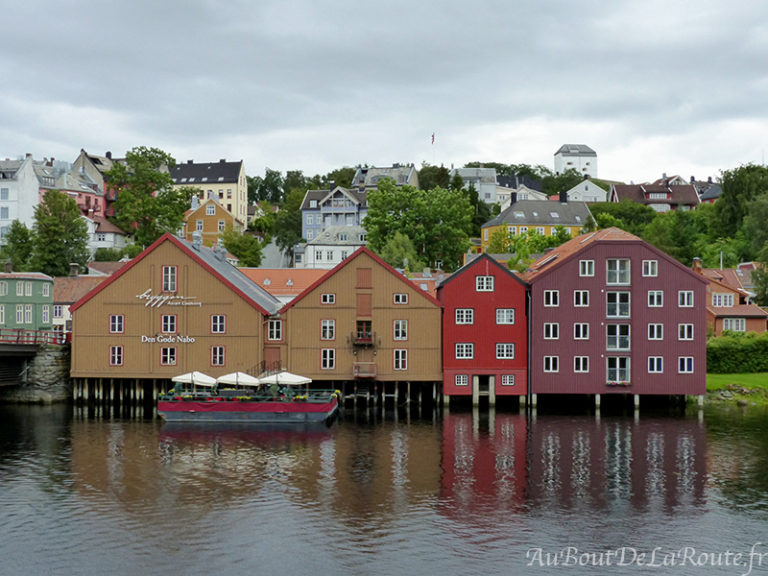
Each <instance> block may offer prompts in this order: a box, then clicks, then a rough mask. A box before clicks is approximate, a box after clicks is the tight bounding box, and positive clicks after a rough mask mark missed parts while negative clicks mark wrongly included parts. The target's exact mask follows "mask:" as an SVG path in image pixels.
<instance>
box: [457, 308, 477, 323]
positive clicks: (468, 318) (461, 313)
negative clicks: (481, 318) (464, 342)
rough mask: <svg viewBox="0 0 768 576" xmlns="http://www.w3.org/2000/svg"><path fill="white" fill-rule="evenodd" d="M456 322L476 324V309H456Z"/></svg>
mask: <svg viewBox="0 0 768 576" xmlns="http://www.w3.org/2000/svg"><path fill="white" fill-rule="evenodd" d="M455 321H456V324H474V322H475V309H474V308H456V312H455Z"/></svg>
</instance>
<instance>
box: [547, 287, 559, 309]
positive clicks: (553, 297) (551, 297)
mask: <svg viewBox="0 0 768 576" xmlns="http://www.w3.org/2000/svg"><path fill="white" fill-rule="evenodd" d="M544 306H549V307H555V306H560V290H544Z"/></svg>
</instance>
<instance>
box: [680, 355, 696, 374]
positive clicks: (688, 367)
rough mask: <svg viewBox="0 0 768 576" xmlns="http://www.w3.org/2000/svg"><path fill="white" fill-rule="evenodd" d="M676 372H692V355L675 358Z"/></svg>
mask: <svg viewBox="0 0 768 576" xmlns="http://www.w3.org/2000/svg"><path fill="white" fill-rule="evenodd" d="M677 372H678V374H693V356H680V357H679V358H678V359H677Z"/></svg>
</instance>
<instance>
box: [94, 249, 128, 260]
mask: <svg viewBox="0 0 768 576" xmlns="http://www.w3.org/2000/svg"><path fill="white" fill-rule="evenodd" d="M122 257H123V254H122V252H121V251H120V250H118V249H116V248H97V249H96V252H94V254H93V260H94V262H117V261H119V260H120V258H122Z"/></svg>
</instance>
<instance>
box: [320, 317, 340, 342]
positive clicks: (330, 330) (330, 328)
mask: <svg viewBox="0 0 768 576" xmlns="http://www.w3.org/2000/svg"><path fill="white" fill-rule="evenodd" d="M320 340H336V320H333V319H325V320H320Z"/></svg>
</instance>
